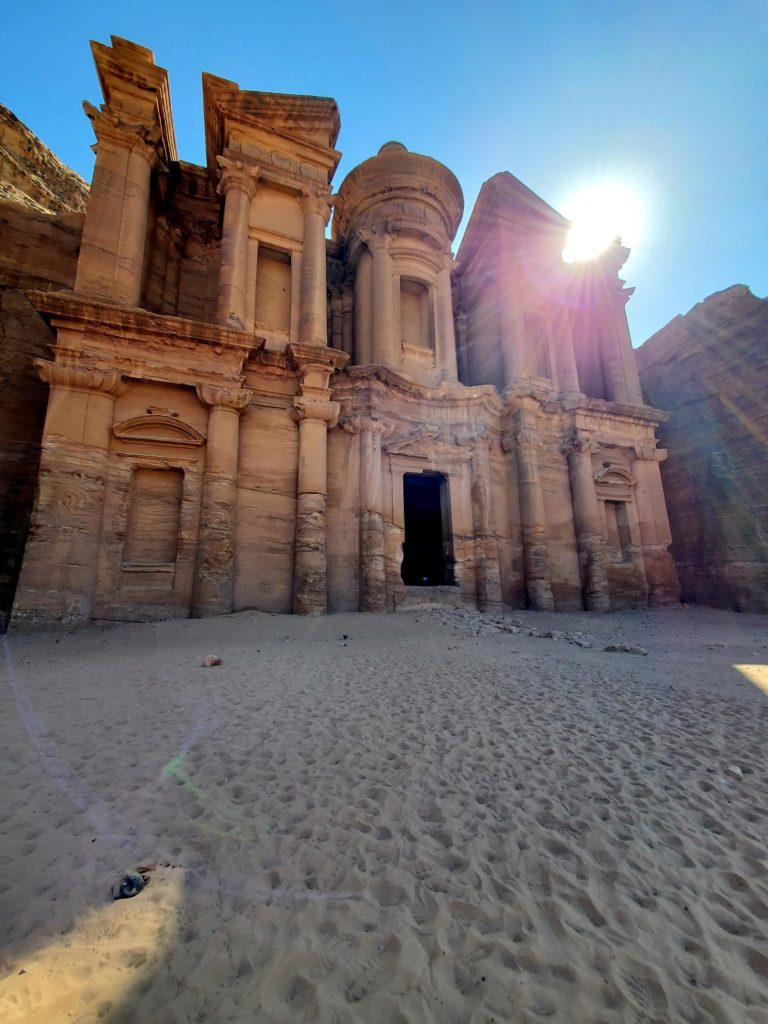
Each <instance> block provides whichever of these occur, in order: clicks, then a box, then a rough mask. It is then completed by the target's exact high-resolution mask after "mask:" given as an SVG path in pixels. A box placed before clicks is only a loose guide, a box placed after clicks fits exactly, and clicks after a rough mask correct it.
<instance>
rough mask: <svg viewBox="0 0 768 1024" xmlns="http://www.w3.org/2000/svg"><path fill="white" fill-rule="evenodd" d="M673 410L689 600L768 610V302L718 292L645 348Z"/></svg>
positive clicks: (673, 500) (674, 504)
mask: <svg viewBox="0 0 768 1024" xmlns="http://www.w3.org/2000/svg"><path fill="white" fill-rule="evenodd" d="M637 362H638V367H639V370H640V378H641V381H642V386H643V391H644V394H645V397H646V400H647V401H648V402H649V404H651V405H654V406H656V407H657V408H660V409H666V410H668V411H669V412H670V413H672V415H671V417H670V419H669V421H668V422H667V423H665V424H663V425H662V427H661V428H660V435H661V443H662V444H663V446H664V447H665V448H668V449H669V458H668V460H667V461H666V462H665V463H664V464H663V465H662V477H663V481H664V490H665V493H666V498H667V508H668V511H669V518H670V524H671V527H672V537H673V545H672V549H671V550H672V554H673V557H674V558H675V562H676V564H677V570H678V574H679V577H680V583H681V586H682V596H683V600H685V601H689V602H692V603H698V604H710V605H715V606H717V607H724V608H735V609H738V610H740V611H762V612H768V402H767V401H766V396H767V395H768V299H760V298H757V297H756V296H755V295H753V294H752V292H751V291H750V290H749V288H747V287H745V286H744V285H734V286H733V287H731V288H727V289H726V290H725V291H722V292H717V293H716V294H714V295H711V296H710V297H709V298H708V299H705V300H704V302H701V303H699V304H698V305H697V306H694V308H693V309H692V310H690V312H688V313H687V314H686V315H685V316H678V317H675V319H674V320H672V321H671V322H670V323H669V324H667V326H666V327H663V328H662V329H661V330H660V331H659V332H658V333H657V334H655V335H654V336H653V337H652V338H650V339H649V340H648V341H647V342H646V343H645V344H644V345H643V346H642V347H641V348H640V349H638V350H637Z"/></svg>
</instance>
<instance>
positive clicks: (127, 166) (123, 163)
mask: <svg viewBox="0 0 768 1024" xmlns="http://www.w3.org/2000/svg"><path fill="white" fill-rule="evenodd" d="M84 107H85V112H86V114H87V115H88V117H89V118H90V119H91V121H92V122H93V129H94V132H95V133H96V138H97V140H98V141H97V143H96V164H95V166H94V171H93V184H92V186H91V192H90V195H89V198H88V210H87V213H86V217H85V224H84V227H83V237H82V242H81V246H80V256H79V258H78V263H77V273H76V275H75V291H78V292H85V293H87V294H89V295H93V296H96V297H98V298H103V299H108V300H110V301H112V302H119V303H123V304H125V305H128V306H138V304H139V302H140V300H141V288H142V283H143V280H144V254H145V248H146V241H147V224H148V219H149V185H150V179H151V177H152V171H153V169H154V168H155V167H156V166H157V165H158V163H159V156H158V146H157V144H158V141H159V138H160V131H159V129H158V128H153V127H152V126H146V125H142V124H129V123H127V122H125V121H124V120H122V119H121V118H120V117H119V116H118V115H117V114H116V113H113V112H111V111H109V110H104V111H99V110H97V109H96V108H95V107H94V106H93V105H92V104H90V103H86V104H84Z"/></svg>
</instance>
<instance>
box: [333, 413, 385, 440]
mask: <svg viewBox="0 0 768 1024" xmlns="http://www.w3.org/2000/svg"><path fill="white" fill-rule="evenodd" d="M341 428H342V430H345V431H346V432H347V433H348V434H360V433H362V432H363V431H364V430H367V431H369V432H370V433H374V434H380V435H381V436H382V437H391V435H392V434H393V433H394V430H395V424H394V423H393V422H392V421H391V420H387V419H380V418H379V417H376V416H347V417H345V418H344V419H343V420H342V422H341Z"/></svg>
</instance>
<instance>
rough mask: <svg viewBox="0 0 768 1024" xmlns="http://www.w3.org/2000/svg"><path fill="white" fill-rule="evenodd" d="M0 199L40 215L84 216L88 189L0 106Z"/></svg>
mask: <svg viewBox="0 0 768 1024" xmlns="http://www.w3.org/2000/svg"><path fill="white" fill-rule="evenodd" d="M0 199H9V200H11V201H12V202H14V203H18V204H19V205H20V206H25V207H28V208H30V209H33V210H39V211H41V212H44V213H84V212H85V207H86V203H87V202H88V185H87V184H86V183H85V182H84V181H83V179H82V178H81V177H80V175H79V174H76V173H75V172H74V171H73V170H70V168H69V167H67V166H66V164H63V163H62V162H61V160H59V158H58V157H57V156H56V155H55V154H54V153H52V152H51V151H50V149H48V147H47V146H46V145H44V144H43V143H42V142H41V141H40V139H38V138H37V136H36V135H35V134H33V132H31V131H30V130H29V128H27V126H26V125H25V124H23V123H22V122H21V121H20V120H19V119H18V117H16V115H15V114H13V113H12V112H11V111H10V110H8V108H7V107H4V106H3V105H2V104H0Z"/></svg>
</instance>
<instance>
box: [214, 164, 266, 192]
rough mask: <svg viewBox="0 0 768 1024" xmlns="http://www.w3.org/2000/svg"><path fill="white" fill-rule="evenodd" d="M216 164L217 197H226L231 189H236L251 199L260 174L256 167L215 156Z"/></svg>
mask: <svg viewBox="0 0 768 1024" xmlns="http://www.w3.org/2000/svg"><path fill="white" fill-rule="evenodd" d="M216 163H217V164H218V166H219V184H218V189H217V191H218V192H219V195H222V196H226V195H227V193H228V192H230V191H231V190H232V189H238V190H239V191H240V192H245V194H246V195H247V196H248V198H249V199H253V197H254V196H255V195H256V188H257V185H258V180H259V174H260V171H259V168H258V167H252V166H251V165H250V164H246V163H243V162H242V160H233V159H231V158H230V157H227V156H217V157H216Z"/></svg>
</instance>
